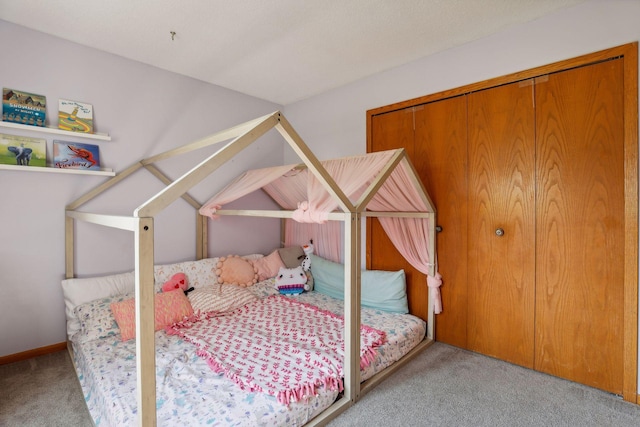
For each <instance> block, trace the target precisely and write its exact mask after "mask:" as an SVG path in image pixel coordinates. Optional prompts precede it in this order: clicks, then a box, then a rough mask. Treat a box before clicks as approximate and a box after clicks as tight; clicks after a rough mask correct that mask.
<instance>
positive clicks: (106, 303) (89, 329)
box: [72, 292, 134, 342]
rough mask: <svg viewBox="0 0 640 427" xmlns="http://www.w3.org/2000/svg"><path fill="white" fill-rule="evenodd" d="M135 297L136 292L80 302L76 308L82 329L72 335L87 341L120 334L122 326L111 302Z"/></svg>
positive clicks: (78, 339) (74, 338)
mask: <svg viewBox="0 0 640 427" xmlns="http://www.w3.org/2000/svg"><path fill="white" fill-rule="evenodd" d="M133 297H134V293H133V292H132V293H130V294H125V295H118V296H115V297H108V298H100V299H97V300H93V301H90V302H87V303H84V304H80V305H79V306H77V307H76V308H75V310H74V314H75V316H76V317H77V318H78V321H79V322H80V331H79V332H78V333H77V334H76V335H75V336H73V337H72V339H73V340H74V341H77V342H86V341H91V340H95V339H99V338H105V337H109V336H112V335H119V334H120V328H119V327H118V323H116V319H115V317H114V316H113V312H112V311H111V303H114V302H120V301H124V300H127V299H131V298H133Z"/></svg>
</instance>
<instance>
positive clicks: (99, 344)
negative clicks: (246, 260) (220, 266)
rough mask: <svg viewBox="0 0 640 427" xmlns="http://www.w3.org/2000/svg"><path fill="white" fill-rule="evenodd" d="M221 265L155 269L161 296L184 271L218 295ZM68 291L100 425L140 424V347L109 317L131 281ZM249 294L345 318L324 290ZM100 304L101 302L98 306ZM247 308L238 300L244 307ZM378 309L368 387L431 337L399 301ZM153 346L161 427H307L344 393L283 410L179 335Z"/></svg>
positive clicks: (83, 377)
mask: <svg viewBox="0 0 640 427" xmlns="http://www.w3.org/2000/svg"><path fill="white" fill-rule="evenodd" d="M252 257H253V258H258V257H259V256H256V255H253V256H252ZM216 264H217V259H216V258H212V259H204V260H200V261H193V262H182V263H176V264H171V265H164V266H157V267H155V269H154V276H155V278H156V282H157V283H156V287H155V288H156V290H158V286H157V284H158V283H161V282H164V281H166V279H167V277H169V276H171V275H173V274H175V273H176V272H182V271H185V272H187V275H188V276H189V283H190V284H193V285H195V288H196V289H199V290H202V289H213V288H214V287H215V286H218V285H217V284H216V277H215V273H213V271H214V270H215V265H216ZM401 277H403V276H401ZM365 282H366V281H365ZM214 284H215V285H214ZM62 285H63V290H64V293H65V303H66V312H67V321H68V333H69V334H70V337H71V338H70V345H71V348H72V350H73V351H72V354H73V359H74V363H75V367H76V370H77V373H78V378H79V380H80V384H81V386H82V390H83V392H84V395H85V399H86V402H87V407H88V409H89V412H90V414H91V416H92V418H93V420H94V422H95V424H96V425H98V426H116V425H132V424H135V420H136V413H137V401H136V395H135V392H136V376H135V372H136V368H135V364H136V359H135V353H136V348H135V344H136V343H135V340H126V341H123V340H122V337H121V336H120V334H119V333H118V331H119V330H118V328H117V323H116V322H115V319H114V318H113V316H112V314H111V313H109V306H110V304H111V303H112V302H119V301H123V300H125V299H127V298H132V297H133V290H134V280H133V274H132V273H127V274H122V275H113V276H106V277H99V278H84V279H68V280H64V281H63V284H62ZM398 285H399V283H398ZM225 286H234V285H225ZM365 287H366V283H365ZM245 290H247V291H249V292H250V293H251V294H253V295H254V296H255V300H252V301H251V302H250V303H249V304H253V305H257V304H263V303H264V302H265V301H268V300H270V299H274V298H285V299H290V300H291V301H295V302H297V303H302V304H305V305H310V306H313V307H319V308H321V309H322V310H328V311H329V312H331V313H334V314H335V315H337V316H341V315H342V313H343V312H344V304H343V301H341V300H340V299H338V298H334V297H331V296H328V295H326V294H325V293H323V292H324V291H323V290H322V289H320V292H318V291H312V292H305V293H302V294H300V295H294V296H288V295H281V294H279V292H278V290H277V289H276V287H275V286H274V279H273V278H270V279H267V280H264V281H261V282H259V283H257V284H255V285H253V286H250V287H248V288H245ZM95 296H98V298H96V299H93V298H94V297H95ZM242 303H243V301H242V300H240V301H239V304H242ZM377 304H379V305H380V307H382V308H385V307H386V308H385V309H380V308H367V307H365V308H363V309H362V312H361V318H362V323H363V324H364V325H367V326H368V327H371V328H373V329H375V330H378V331H384V333H385V342H384V344H381V345H380V346H378V347H376V349H375V355H374V357H373V358H372V359H371V361H370V363H368V364H367V365H366V366H364V367H363V368H362V369H361V380H362V381H365V380H367V379H369V378H371V377H373V376H374V375H375V374H376V373H378V372H381V371H382V370H384V369H385V368H386V367H388V366H389V365H391V364H392V363H394V362H396V361H398V360H400V359H401V358H402V357H403V356H404V355H406V354H407V353H408V352H409V351H410V350H411V349H413V348H414V347H415V346H416V345H418V344H419V343H420V342H422V341H423V340H424V337H425V334H426V323H425V322H424V321H423V320H422V319H420V318H418V317H415V316H412V315H410V314H400V313H396V312H393V310H392V311H388V310H391V309H392V308H393V305H397V301H391V302H387V301H385V300H383V299H379V300H378V302H377ZM242 306H243V307H244V304H242ZM231 313H232V314H229V317H233V313H234V310H231ZM232 321H235V320H232ZM155 342H156V384H157V392H156V399H157V423H158V425H165V426H169V425H189V426H200V425H202V426H204V425H225V426H284V425H287V426H301V425H304V424H306V423H307V422H309V421H310V420H312V419H313V418H314V417H315V416H317V415H318V414H319V413H321V412H322V411H323V410H325V409H326V408H327V407H329V406H330V405H331V404H333V403H334V401H336V399H338V398H339V397H340V394H341V390H340V388H337V387H323V386H320V387H318V389H317V390H315V393H316V395H315V396H312V397H310V398H308V399H304V400H300V401H298V402H293V401H291V402H288V403H283V402H278V399H277V398H276V397H275V396H273V395H270V394H268V393H265V392H260V391H246V390H242V389H241V388H240V386H239V385H238V384H236V383H234V382H233V381H232V380H230V378H229V376H228V375H225V374H224V373H216V372H214V371H213V370H212V368H211V367H210V366H209V365H208V363H207V359H206V358H204V357H201V356H199V355H198V354H197V352H196V348H195V346H194V345H193V344H192V343H190V342H188V341H187V340H185V339H183V338H182V337H181V336H179V335H171V334H168V333H166V332H165V331H164V330H160V331H157V332H156V333H155Z"/></svg>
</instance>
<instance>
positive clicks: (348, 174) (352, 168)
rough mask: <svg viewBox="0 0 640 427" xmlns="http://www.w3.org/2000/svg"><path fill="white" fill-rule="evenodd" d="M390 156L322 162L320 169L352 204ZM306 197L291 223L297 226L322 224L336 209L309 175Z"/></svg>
mask: <svg viewBox="0 0 640 427" xmlns="http://www.w3.org/2000/svg"><path fill="white" fill-rule="evenodd" d="M393 154H394V152H393V151H381V152H378V153H371V154H369V155H366V156H354V157H347V158H343V159H336V160H326V161H323V162H322V166H324V168H325V169H326V171H327V172H328V173H329V175H331V178H333V180H334V181H335V182H336V184H337V185H338V187H339V188H340V189H341V190H342V192H343V193H344V194H345V195H346V196H347V197H349V198H350V199H351V200H354V199H356V198H357V197H358V196H359V195H360V194H362V191H364V189H365V188H366V185H368V183H369V182H371V181H372V180H373V178H375V176H377V175H378V173H379V172H380V170H381V169H382V168H383V166H384V165H385V164H387V162H388V161H389V159H390V158H391V156H392V155H393ZM307 197H308V199H307V200H303V201H302V202H300V203H299V204H298V209H296V210H295V211H294V213H293V219H295V220H296V221H298V222H317V223H325V222H327V216H328V213H329V212H332V211H334V210H335V209H336V208H337V207H338V201H336V199H335V197H333V196H332V195H331V194H329V192H328V191H327V190H326V189H325V188H324V186H323V185H322V183H321V182H320V181H319V180H318V179H317V178H316V177H315V176H314V175H313V174H309V177H308V180H307Z"/></svg>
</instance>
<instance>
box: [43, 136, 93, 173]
mask: <svg viewBox="0 0 640 427" xmlns="http://www.w3.org/2000/svg"><path fill="white" fill-rule="evenodd" d="M98 148H99V147H98V146H97V145H94V144H81V143H79V142H66V141H53V167H54V168H61V169H84V170H100V152H99V150H98Z"/></svg>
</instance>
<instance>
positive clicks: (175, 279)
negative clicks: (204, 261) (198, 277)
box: [162, 273, 193, 295]
mask: <svg viewBox="0 0 640 427" xmlns="http://www.w3.org/2000/svg"><path fill="white" fill-rule="evenodd" d="M176 289H182V290H183V291H184V294H185V295H187V294H188V293H189V292H191V291H192V290H193V287H191V288H190V287H189V279H187V276H186V275H185V274H184V273H176V274H174V275H173V276H171V279H169V280H167V281H166V283H165V284H164V285H162V292H170V291H174V290H176Z"/></svg>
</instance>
